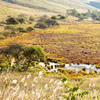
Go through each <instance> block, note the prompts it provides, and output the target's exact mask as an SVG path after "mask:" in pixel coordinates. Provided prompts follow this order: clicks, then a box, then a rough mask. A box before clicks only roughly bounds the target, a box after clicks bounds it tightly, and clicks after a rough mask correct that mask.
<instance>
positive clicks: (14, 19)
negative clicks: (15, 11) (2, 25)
mask: <svg viewBox="0 0 100 100" xmlns="http://www.w3.org/2000/svg"><path fill="white" fill-rule="evenodd" d="M6 22H7V24H18V23H19V22H18V20H17V19H16V18H13V17H11V18H8V19H7V20H6Z"/></svg>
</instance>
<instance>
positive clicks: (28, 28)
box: [26, 27, 35, 31]
mask: <svg viewBox="0 0 100 100" xmlns="http://www.w3.org/2000/svg"><path fill="white" fill-rule="evenodd" d="M26 30H27V31H32V30H35V29H34V28H33V27H27V29H26Z"/></svg>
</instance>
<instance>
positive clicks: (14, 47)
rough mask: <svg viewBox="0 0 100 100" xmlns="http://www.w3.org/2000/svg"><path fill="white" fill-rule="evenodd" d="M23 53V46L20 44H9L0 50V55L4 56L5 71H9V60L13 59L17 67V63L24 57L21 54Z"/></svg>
mask: <svg viewBox="0 0 100 100" xmlns="http://www.w3.org/2000/svg"><path fill="white" fill-rule="evenodd" d="M23 52H24V45H22V44H11V45H8V46H7V47H5V48H2V49H0V54H2V55H3V56H4V58H5V59H6V60H5V62H7V70H8V71H9V69H10V67H11V60H12V59H13V58H14V59H15V61H16V66H18V63H19V61H20V60H21V59H22V58H23V57H24V56H23V55H22V53H23Z"/></svg>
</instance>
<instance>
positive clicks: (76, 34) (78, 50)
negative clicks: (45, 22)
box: [0, 24, 100, 64]
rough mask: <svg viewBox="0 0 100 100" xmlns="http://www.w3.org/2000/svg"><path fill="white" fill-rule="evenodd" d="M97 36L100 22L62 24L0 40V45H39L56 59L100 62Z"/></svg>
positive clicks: (91, 62) (99, 47)
mask: <svg viewBox="0 0 100 100" xmlns="http://www.w3.org/2000/svg"><path fill="white" fill-rule="evenodd" d="M99 38H100V24H74V25H62V26H57V27H53V28H48V29H45V30H36V31H33V32H28V33H22V35H20V36H16V37H11V38H6V39H3V40H0V47H3V46H6V45H8V44H10V43H13V42H17V43H24V44H25V45H29V44H33V45H40V46H42V47H43V48H44V50H45V51H46V53H47V56H49V57H51V58H54V59H56V60H58V61H59V60H61V61H62V62H69V63H71V62H73V63H90V64H100V62H99V61H100V56H99V55H100V45H99V44H100V39H99Z"/></svg>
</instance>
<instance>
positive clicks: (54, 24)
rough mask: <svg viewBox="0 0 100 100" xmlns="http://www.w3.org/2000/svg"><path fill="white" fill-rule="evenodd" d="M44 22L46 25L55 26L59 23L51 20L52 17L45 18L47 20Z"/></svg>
mask: <svg viewBox="0 0 100 100" xmlns="http://www.w3.org/2000/svg"><path fill="white" fill-rule="evenodd" d="M45 23H46V24H47V25H48V26H56V25H59V23H58V22H57V21H56V20H53V19H47V20H45Z"/></svg>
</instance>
